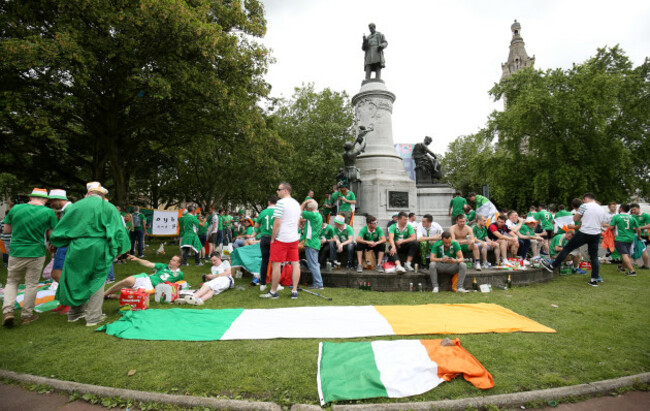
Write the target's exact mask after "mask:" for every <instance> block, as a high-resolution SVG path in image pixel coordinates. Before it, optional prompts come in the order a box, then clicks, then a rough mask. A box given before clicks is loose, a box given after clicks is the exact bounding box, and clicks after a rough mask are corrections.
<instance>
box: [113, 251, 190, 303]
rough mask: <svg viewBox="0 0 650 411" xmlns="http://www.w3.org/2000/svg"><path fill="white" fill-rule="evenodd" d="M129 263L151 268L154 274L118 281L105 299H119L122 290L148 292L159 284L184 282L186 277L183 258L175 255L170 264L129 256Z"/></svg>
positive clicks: (133, 276)
mask: <svg viewBox="0 0 650 411" xmlns="http://www.w3.org/2000/svg"><path fill="white" fill-rule="evenodd" d="M128 258H129V261H135V262H136V263H138V264H140V265H142V266H144V267H147V268H151V269H153V270H154V273H153V274H145V273H142V274H137V275H130V276H128V277H126V278H125V279H124V280H121V281H118V282H116V283H115V284H113V286H112V287H111V288H109V289H108V290H106V292H105V293H104V298H111V299H118V298H120V296H119V295H118V294H117V293H118V292H119V291H120V290H121V289H122V288H135V289H138V288H144V289H145V290H147V291H150V290H153V289H154V288H156V286H157V285H158V284H161V283H164V282H165V281H168V282H170V283H175V282H177V281H181V280H183V279H184V278H185V277H184V275H183V272H182V271H181V269H180V266H181V261H182V260H181V256H179V255H175V256H172V258H171V259H170V260H169V263H167V264H163V263H152V262H151V261H147V260H143V259H141V258H137V257H134V256H132V255H131V256H129V257H128Z"/></svg>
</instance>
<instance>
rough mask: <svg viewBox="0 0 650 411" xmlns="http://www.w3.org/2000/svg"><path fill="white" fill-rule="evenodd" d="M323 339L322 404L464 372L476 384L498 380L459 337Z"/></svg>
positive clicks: (396, 391)
mask: <svg viewBox="0 0 650 411" xmlns="http://www.w3.org/2000/svg"><path fill="white" fill-rule="evenodd" d="M444 341H445V342H446V343H445V344H443V340H397V341H373V342H349V343H327V342H326V343H321V344H320V347H319V356H318V377H317V379H318V395H319V397H320V402H321V405H325V404H326V403H328V402H332V401H340V400H358V399H363V398H375V397H390V398H402V397H408V396H411V395H418V394H422V393H425V392H427V391H429V390H431V389H432V388H434V387H436V386H438V385H439V384H440V383H442V382H444V381H450V380H451V379H453V378H455V377H456V376H458V375H460V374H462V375H463V377H464V378H465V379H466V380H467V381H469V382H470V383H472V384H473V385H474V386H475V387H477V388H481V389H484V390H485V389H488V388H492V387H493V386H494V381H493V380H492V375H490V373H489V372H488V371H487V370H486V369H485V368H484V367H483V365H481V363H480V362H479V361H478V360H477V359H476V358H474V357H473V356H472V355H471V354H470V353H469V352H467V351H466V350H465V349H464V348H463V347H461V345H460V341H459V340H458V339H455V340H453V341H451V340H448V339H447V340H444Z"/></svg>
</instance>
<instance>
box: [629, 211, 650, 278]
mask: <svg viewBox="0 0 650 411" xmlns="http://www.w3.org/2000/svg"><path fill="white" fill-rule="evenodd" d="M630 215H631V216H632V217H633V218H634V219H635V220H636V223H637V225H638V226H639V232H640V236H641V240H642V241H643V244H645V246H646V249H645V250H643V254H642V255H641V257H642V258H643V266H641V267H640V268H641V270H649V269H650V264H649V263H648V248H647V246H648V240H650V237H649V235H648V229H650V214H648V213H642V212H641V206H639V204H637V203H632V204H630Z"/></svg>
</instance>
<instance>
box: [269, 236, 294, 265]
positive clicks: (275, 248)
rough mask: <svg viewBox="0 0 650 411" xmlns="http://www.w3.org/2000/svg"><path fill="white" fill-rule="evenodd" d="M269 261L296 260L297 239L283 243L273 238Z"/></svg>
mask: <svg viewBox="0 0 650 411" xmlns="http://www.w3.org/2000/svg"><path fill="white" fill-rule="evenodd" d="M269 261H270V262H272V263H283V262H285V261H298V241H294V242H293V243H283V242H282V241H278V240H275V241H274V242H272V243H271V256H270V257H269Z"/></svg>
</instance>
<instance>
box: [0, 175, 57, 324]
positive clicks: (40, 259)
mask: <svg viewBox="0 0 650 411" xmlns="http://www.w3.org/2000/svg"><path fill="white" fill-rule="evenodd" d="M47 198H48V196H47V190H44V189H40V188H35V189H34V190H33V191H32V193H31V194H30V195H29V202H28V203H26V204H18V205H15V206H13V207H12V208H11V210H9V213H8V214H7V216H6V217H5V220H4V228H3V232H4V234H5V235H8V234H11V235H12V236H11V244H10V246H9V265H8V267H7V285H6V287H5V292H4V301H3V304H2V313H3V318H2V325H4V326H5V327H11V326H12V325H13V324H14V305H15V303H16V294H17V292H18V284H19V283H20V280H21V279H22V277H23V275H24V276H25V299H24V303H23V309H22V312H21V319H22V323H23V324H29V323H31V322H33V321H36V320H37V319H38V315H36V314H34V306H35V302H36V293H37V291H38V279H39V278H40V277H41V270H42V269H43V264H44V263H45V241H46V238H48V237H49V236H50V233H51V232H52V230H53V229H54V227H56V225H57V219H56V214H55V213H54V210H52V209H51V208H49V207H46V206H45V203H46V202H47Z"/></svg>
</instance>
